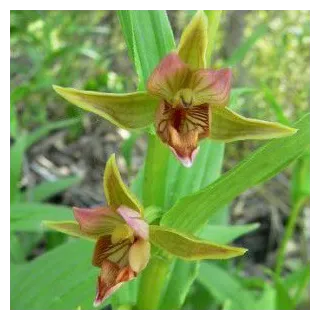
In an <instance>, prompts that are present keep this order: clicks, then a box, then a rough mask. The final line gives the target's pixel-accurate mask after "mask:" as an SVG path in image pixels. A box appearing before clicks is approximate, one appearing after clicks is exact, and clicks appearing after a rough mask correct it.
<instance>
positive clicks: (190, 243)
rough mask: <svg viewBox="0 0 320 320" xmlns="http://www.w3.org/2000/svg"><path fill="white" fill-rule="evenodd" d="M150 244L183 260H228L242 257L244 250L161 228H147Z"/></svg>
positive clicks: (152, 226) (153, 226)
mask: <svg viewBox="0 0 320 320" xmlns="http://www.w3.org/2000/svg"><path fill="white" fill-rule="evenodd" d="M149 240H150V241H151V243H152V244H153V245H155V246H157V247H159V248H161V249H163V250H164V251H166V252H167V253H169V254H171V255H174V256H176V257H178V258H181V259H184V260H203V259H214V260H216V259H229V258H233V257H237V256H241V255H243V254H244V253H245V252H246V251H247V250H246V249H244V248H237V247H231V246H226V245H220V244H216V243H212V242H209V241H205V240H201V239H199V238H196V237H194V236H191V235H186V234H182V233H180V232H178V231H176V230H173V229H170V228H167V227H163V226H155V225H151V226H149Z"/></svg>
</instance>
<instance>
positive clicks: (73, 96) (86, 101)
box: [53, 86, 158, 129]
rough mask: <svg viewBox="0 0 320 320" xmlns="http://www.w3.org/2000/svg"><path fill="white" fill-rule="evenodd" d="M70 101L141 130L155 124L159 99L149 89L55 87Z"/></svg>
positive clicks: (126, 125) (114, 122) (106, 117)
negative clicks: (116, 90) (105, 90)
mask: <svg viewBox="0 0 320 320" xmlns="http://www.w3.org/2000/svg"><path fill="white" fill-rule="evenodd" d="M53 89H54V90H55V91H56V92H57V93H58V94H59V95H61V96H62V97H63V98H65V99H66V100H67V101H69V102H70V103H72V104H74V105H76V106H77V107H79V108H81V109H84V110H86V111H90V112H93V113H95V114H97V115H99V116H101V117H103V118H105V119H107V120H109V121H110V122H112V123H113V124H115V125H117V126H119V127H121V128H125V129H141V128H145V127H148V126H149V125H150V124H152V123H153V120H154V114H155V111H156V108H157V106H158V99H157V98H155V97H152V96H150V95H149V94H148V93H147V92H134V93H126V94H114V93H102V92H94V91H83V90H76V89H72V88H62V87H59V86H53Z"/></svg>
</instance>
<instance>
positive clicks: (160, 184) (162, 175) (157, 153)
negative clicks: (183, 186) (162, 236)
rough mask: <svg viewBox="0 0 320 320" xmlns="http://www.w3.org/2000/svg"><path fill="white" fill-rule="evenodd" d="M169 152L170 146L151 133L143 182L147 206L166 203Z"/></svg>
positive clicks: (159, 205) (144, 202)
mask: <svg viewBox="0 0 320 320" xmlns="http://www.w3.org/2000/svg"><path fill="white" fill-rule="evenodd" d="M169 152H170V151H169V148H168V147H167V146H166V145H165V144H163V143H162V142H161V141H160V140H159V138H158V137H157V136H156V135H151V134H150V135H149V137H148V150H147V156H146V162H145V169H144V170H145V171H144V184H143V204H144V206H145V207H147V206H150V205H153V206H158V207H160V208H161V207H163V205H164V199H165V189H166V177H167V169H168V160H169Z"/></svg>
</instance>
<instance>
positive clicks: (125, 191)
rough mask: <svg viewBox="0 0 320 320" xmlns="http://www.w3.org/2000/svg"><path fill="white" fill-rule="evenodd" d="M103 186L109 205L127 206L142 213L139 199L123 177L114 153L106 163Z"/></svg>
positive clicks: (116, 206)
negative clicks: (124, 181)
mask: <svg viewBox="0 0 320 320" xmlns="http://www.w3.org/2000/svg"><path fill="white" fill-rule="evenodd" d="M103 186H104V193H105V195H106V197H107V201H108V204H109V206H112V207H114V208H115V209H117V208H118V207H120V206H126V207H128V208H130V209H132V210H134V211H137V212H139V213H140V214H142V210H143V209H142V207H141V205H140V203H139V201H138V200H137V199H136V198H135V196H134V195H133V194H132V193H131V191H130V190H129V188H128V187H127V186H126V185H125V184H124V183H123V181H122V179H121V176H120V173H119V170H118V168H117V165H116V158H115V155H114V154H113V155H112V156H111V157H110V158H109V160H108V162H107V164H106V169H105V171H104V178H103Z"/></svg>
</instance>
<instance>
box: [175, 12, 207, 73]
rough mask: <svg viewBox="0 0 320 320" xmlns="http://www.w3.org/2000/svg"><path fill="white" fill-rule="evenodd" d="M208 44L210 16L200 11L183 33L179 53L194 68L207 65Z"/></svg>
mask: <svg viewBox="0 0 320 320" xmlns="http://www.w3.org/2000/svg"><path fill="white" fill-rule="evenodd" d="M207 45H208V18H207V16H206V15H205V14H204V12H203V11H201V10H200V11H198V12H197V13H196V14H195V15H194V16H193V18H192V20H191V22H190V23H189V24H188V25H187V27H186V28H185V30H184V32H183V33H182V36H181V39H180V43H179V47H178V54H179V56H180V58H181V59H182V60H183V61H184V62H186V63H187V64H189V65H190V67H191V68H193V69H200V68H205V67H206V50H207Z"/></svg>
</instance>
